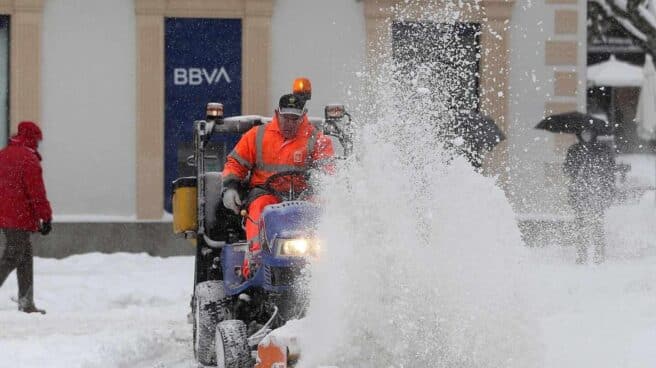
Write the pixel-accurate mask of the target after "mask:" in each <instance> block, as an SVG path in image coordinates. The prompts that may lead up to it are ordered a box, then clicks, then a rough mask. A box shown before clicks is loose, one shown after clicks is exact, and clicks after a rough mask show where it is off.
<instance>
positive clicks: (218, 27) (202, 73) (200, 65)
mask: <svg viewBox="0 0 656 368" xmlns="http://www.w3.org/2000/svg"><path fill="white" fill-rule="evenodd" d="M165 28H166V30H165V32H166V36H165V37H166V38H165V42H166V51H165V64H166V65H165V73H166V111H165V120H166V121H165V136H164V145H165V174H164V193H165V199H164V201H165V202H164V203H165V209H166V210H167V211H169V212H171V194H172V193H171V182H172V181H173V180H175V179H176V178H178V177H181V176H189V175H193V170H192V168H190V167H188V166H187V165H186V158H187V157H188V156H190V155H192V154H193V135H192V133H193V122H194V120H200V119H204V118H205V105H206V104H207V103H208V102H221V103H223V106H224V110H225V114H226V116H231V115H239V114H241V29H242V28H241V20H239V19H200V18H167V19H166V24H165ZM238 138H239V137H216V138H215V139H214V140H213V142H212V144H211V149H213V150H214V151H216V154H217V155H218V156H219V157H221V158H223V157H225V154H226V153H229V152H230V150H232V147H233V146H234V144H235V143H236V141H237V140H238ZM213 153H214V152H213ZM210 165H211V163H210ZM222 165H223V162H217V163H216V166H217V170H218V169H220V167H221V166H222Z"/></svg>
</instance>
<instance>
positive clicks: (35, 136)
mask: <svg viewBox="0 0 656 368" xmlns="http://www.w3.org/2000/svg"><path fill="white" fill-rule="evenodd" d="M41 139H43V135H42V134H41V129H39V126H38V125H36V124H35V123H33V122H31V121H23V122H21V123H20V124H18V134H16V135H15V136H13V137H11V139H10V140H9V144H10V145H12V146H24V147H27V148H29V149H31V150H32V151H34V153H35V154H36V155H37V156H38V157H39V160H41V155H39V152H37V148H38V147H39V141H40V140H41Z"/></svg>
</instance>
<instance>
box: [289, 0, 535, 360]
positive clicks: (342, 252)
mask: <svg viewBox="0 0 656 368" xmlns="http://www.w3.org/2000/svg"><path fill="white" fill-rule="evenodd" d="M406 3H412V2H411V1H408V2H406ZM440 9H442V8H440ZM425 14H436V16H435V17H434V18H431V19H430V21H433V22H436V23H439V22H443V23H446V24H447V25H449V22H453V21H452V20H450V19H452V14H449V13H448V12H444V11H443V10H437V9H434V10H431V9H425ZM397 19H403V14H402V13H400V14H399V16H398V17H397ZM427 29H428V28H422V27H419V28H417V29H415V30H413V32H418V33H415V34H414V36H413V37H414V38H415V39H422V38H423V39H429V40H430V39H431V37H438V38H437V39H434V40H433V41H440V39H444V40H446V39H452V38H453V37H457V34H454V33H453V32H457V28H456V27H453V26H450V28H448V29H449V30H450V31H449V32H443V33H441V34H438V35H437V36H435V34H433V33H431V34H422V33H421V32H424V31H425V30H427ZM408 50H410V49H408ZM410 51H413V50H410ZM414 52H416V53H417V55H419V54H420V53H421V52H424V51H422V50H419V49H415V50H414ZM447 55H449V56H451V57H459V56H462V55H461V54H459V53H458V52H452V53H448V52H447ZM417 58H419V56H416V57H414V58H408V59H406V61H407V62H398V61H397V62H392V61H391V59H390V60H389V61H387V62H385V63H383V65H382V67H380V68H379V69H376V71H370V72H367V73H363V78H364V80H365V81H366V83H368V84H369V87H370V90H371V91H376V92H375V93H374V92H370V93H369V95H368V96H366V98H364V99H363V101H361V102H360V105H359V109H357V110H358V111H356V113H355V114H354V115H355V116H358V117H359V120H360V121H359V122H360V125H359V127H358V128H359V129H358V132H357V137H356V143H355V146H356V153H355V155H354V157H351V158H350V159H349V160H347V161H345V162H343V163H341V165H340V166H339V168H338V170H337V173H336V175H334V176H331V177H328V178H325V182H324V188H323V192H322V198H323V199H324V200H325V201H326V202H325V214H324V218H323V220H322V224H321V229H320V230H321V231H320V232H321V234H320V236H321V238H322V242H323V252H324V253H323V254H322V258H321V260H320V262H318V263H317V265H316V266H315V267H314V269H313V271H312V275H313V277H312V299H311V306H310V310H309V313H308V317H307V319H306V320H305V325H304V328H303V329H301V330H302V332H301V333H302V335H301V336H300V342H301V344H302V352H303V353H302V360H301V362H300V366H301V367H316V366H321V365H323V366H325V365H331V366H333V365H334V366H339V367H402V366H415V367H531V366H539V362H540V357H539V353H538V351H539V349H538V347H536V346H533V345H532V341H535V339H532V338H531V336H532V335H533V334H535V327H534V326H532V325H531V322H530V321H529V320H528V319H526V318H524V312H523V311H524V309H523V303H524V301H523V299H522V293H521V290H522V289H523V286H522V285H520V281H519V280H520V279H521V277H520V275H522V274H526V273H527V270H525V267H526V265H527V263H526V262H525V259H526V254H525V249H524V247H523V244H522V240H521V237H520V233H519V230H518V228H517V225H516V223H515V220H514V214H513V211H512V209H511V207H510V205H509V203H508V201H507V200H506V198H505V195H504V193H503V191H502V190H501V189H500V188H498V187H497V185H496V183H495V180H494V179H493V178H486V177H483V176H481V175H480V174H479V173H477V172H475V171H474V170H473V169H472V167H471V166H470V165H469V163H468V162H466V161H465V160H464V159H462V158H460V157H458V156H454V154H453V152H452V150H451V149H449V147H452V146H454V144H453V142H449V140H448V137H447V138H445V135H444V134H443V133H444V132H445V131H448V127H449V124H453V121H451V120H450V118H449V116H452V115H451V114H450V113H449V111H452V110H453V108H454V104H456V105H457V106H455V107H456V108H466V107H469V106H467V105H466V101H467V99H466V98H467V93H464V94H463V93H459V95H457V96H454V95H453V94H452V92H453V91H454V89H453V88H452V87H451V86H452V85H454V84H459V83H461V82H462V80H463V77H466V76H467V75H466V73H468V69H467V64H466V63H459V62H458V60H454V59H447V60H444V61H438V62H436V63H437V64H440V63H441V64H440V65H436V64H433V65H429V63H419V64H416V63H415V64H413V63H414V61H416V60H417ZM396 60H398V58H397V59H396ZM458 65H460V66H458ZM441 66H443V67H444V68H440V67H441ZM435 71H440V72H439V73H435ZM431 73H433V74H431ZM381 91H382V92H381ZM463 96H464V97H463ZM351 105H352V103H351Z"/></svg>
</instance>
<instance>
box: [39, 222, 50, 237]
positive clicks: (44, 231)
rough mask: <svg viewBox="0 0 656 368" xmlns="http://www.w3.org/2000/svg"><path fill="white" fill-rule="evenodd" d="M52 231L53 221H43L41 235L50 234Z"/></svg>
mask: <svg viewBox="0 0 656 368" xmlns="http://www.w3.org/2000/svg"><path fill="white" fill-rule="evenodd" d="M50 231H52V223H51V222H50V221H43V222H42V223H41V228H40V229H39V232H40V233H41V235H48V234H50Z"/></svg>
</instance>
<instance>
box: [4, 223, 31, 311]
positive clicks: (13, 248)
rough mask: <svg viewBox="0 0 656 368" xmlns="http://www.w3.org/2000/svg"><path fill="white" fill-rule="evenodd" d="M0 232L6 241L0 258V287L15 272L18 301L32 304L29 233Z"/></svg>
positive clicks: (18, 231)
mask: <svg viewBox="0 0 656 368" xmlns="http://www.w3.org/2000/svg"><path fill="white" fill-rule="evenodd" d="M2 232H3V233H4V234H5V238H6V239H7V247H6V248H5V252H4V253H3V254H2V258H0V286H2V284H4V282H5V280H6V279H7V277H8V276H9V274H10V273H11V272H12V271H13V270H16V276H17V278H18V299H19V301H23V302H28V303H33V301H34V295H33V289H32V287H33V284H34V271H33V268H32V267H33V266H32V243H30V233H29V232H27V231H24V230H15V229H2Z"/></svg>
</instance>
